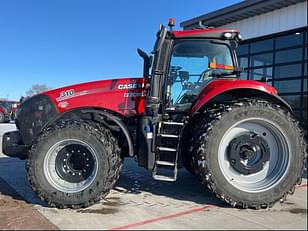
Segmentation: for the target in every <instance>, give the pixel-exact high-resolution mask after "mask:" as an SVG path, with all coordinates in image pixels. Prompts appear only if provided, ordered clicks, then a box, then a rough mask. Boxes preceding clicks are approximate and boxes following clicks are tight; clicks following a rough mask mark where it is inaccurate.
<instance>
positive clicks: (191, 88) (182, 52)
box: [137, 19, 240, 181]
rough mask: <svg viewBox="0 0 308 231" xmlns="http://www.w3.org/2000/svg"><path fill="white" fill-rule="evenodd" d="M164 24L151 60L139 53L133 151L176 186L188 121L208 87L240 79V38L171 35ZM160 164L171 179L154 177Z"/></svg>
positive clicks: (200, 32)
mask: <svg viewBox="0 0 308 231" xmlns="http://www.w3.org/2000/svg"><path fill="white" fill-rule="evenodd" d="M168 25H169V26H170V30H167V29H166V28H165V27H164V26H162V25H161V27H160V30H159V32H158V33H157V40H156V43H155V45H154V50H153V52H152V54H153V56H152V57H148V56H147V55H146V54H145V53H144V52H142V51H141V50H138V53H139V55H140V56H141V57H143V59H144V76H145V78H146V80H145V82H146V83H147V85H146V86H147V87H146V88H147V89H146V90H147V95H146V101H145V113H144V117H143V118H142V119H141V120H140V125H139V129H140V130H139V131H140V132H139V137H138V143H139V144H138V145H137V147H138V149H139V150H138V162H139V164H140V165H141V166H144V167H146V168H148V169H149V170H153V169H154V171H153V177H154V178H155V179H158V180H167V181H168V180H169V181H174V180H176V174H177V172H176V169H177V164H179V160H180V159H181V158H179V152H178V151H179V149H180V148H179V147H178V144H179V143H180V139H181V131H183V127H184V125H185V118H186V116H188V115H189V113H190V111H191V109H192V108H193V106H194V105H195V103H196V102H197V100H198V98H200V97H201V96H202V94H203V92H204V89H205V87H206V86H208V85H209V84H210V83H211V82H213V81H215V80H217V79H232V78H233V79H238V78H239V68H238V63H237V59H236V55H235V48H236V47H237V41H238V40H240V35H239V32H238V31H236V30H221V29H207V28H201V29H196V30H190V31H174V30H173V26H174V21H173V20H172V19H171V20H170V21H169V24H168ZM150 68H151V73H150V71H149V69H150ZM145 144H146V145H145ZM160 165H163V166H164V167H166V166H167V168H168V167H169V168H171V169H172V170H173V172H172V173H171V175H169V176H168V177H167V176H162V175H158V174H157V171H158V168H159V167H160Z"/></svg>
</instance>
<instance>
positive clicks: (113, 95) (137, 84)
mask: <svg viewBox="0 0 308 231" xmlns="http://www.w3.org/2000/svg"><path fill="white" fill-rule="evenodd" d="M144 95H145V94H144V79H143V78H126V79H114V80H102V81H95V82H88V83H81V84H76V85H71V86H67V87H63V88H58V89H54V90H51V91H46V92H44V93H41V94H38V95H35V96H33V97H31V98H29V99H27V100H25V101H24V102H23V103H22V104H21V105H20V106H19V107H18V109H17V111H16V117H15V122H16V126H17V128H18V129H19V131H20V134H21V138H22V140H23V143H24V144H26V145H29V144H31V142H32V140H33V138H34V137H37V136H38V134H39V132H40V131H41V130H42V128H43V127H45V126H46V124H49V123H50V122H51V121H53V120H55V119H56V118H58V117H59V116H60V114H63V113H65V112H69V111H72V110H76V109H87V108H96V109H104V110H108V111H112V112H114V113H117V114H121V115H123V116H126V117H129V116H138V115H142V114H143V111H144V98H145V96H144Z"/></svg>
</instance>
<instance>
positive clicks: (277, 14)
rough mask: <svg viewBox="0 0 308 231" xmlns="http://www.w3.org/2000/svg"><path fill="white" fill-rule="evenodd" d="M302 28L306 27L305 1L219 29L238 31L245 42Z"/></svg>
mask: <svg viewBox="0 0 308 231" xmlns="http://www.w3.org/2000/svg"><path fill="white" fill-rule="evenodd" d="M304 26H307V1H305V2H302V3H298V4H295V5H291V6H288V7H285V8H282V9H278V10H275V11H272V12H269V13H266V14H261V15H258V16H254V17H251V18H247V19H244V20H240V21H237V22H234V23H230V24H226V25H224V26H221V28H228V29H239V30H240V31H241V34H242V36H243V39H244V40H245V39H250V38H255V37H260V36H264V35H268V34H273V33H277V32H282V31H287V30H291V29H295V28H300V27H304Z"/></svg>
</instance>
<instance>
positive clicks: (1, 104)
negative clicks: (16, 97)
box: [0, 100, 11, 123]
mask: <svg viewBox="0 0 308 231" xmlns="http://www.w3.org/2000/svg"><path fill="white" fill-rule="evenodd" d="M10 120H11V107H10V104H9V103H8V102H6V101H2V100H0V123H8V122H10Z"/></svg>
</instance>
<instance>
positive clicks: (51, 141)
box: [26, 120, 122, 208]
mask: <svg viewBox="0 0 308 231" xmlns="http://www.w3.org/2000/svg"><path fill="white" fill-rule="evenodd" d="M26 166H27V172H28V179H29V181H30V183H31V185H32V189H33V191H35V192H36V193H37V194H38V196H39V197H40V198H41V199H42V200H44V201H46V202H47V203H48V204H49V206H51V207H58V208H67V207H69V208H80V207H88V206H90V205H92V204H94V203H95V202H97V201H99V200H101V199H103V198H104V197H105V196H106V195H107V194H108V193H109V191H110V190H111V188H112V187H113V185H114V184H115V182H116V181H117V180H118V178H119V174H120V170H121V167H122V160H121V158H120V148H119V146H118V144H117V140H116V139H115V138H114V137H113V135H112V134H111V132H110V131H109V130H108V129H107V128H105V127H101V126H99V125H98V124H96V123H93V122H88V121H73V120H68V121H61V122H59V123H57V124H55V125H53V126H50V127H49V128H47V129H45V130H44V132H43V133H42V134H41V135H40V136H39V138H38V140H37V142H36V143H35V144H34V145H33V146H32V148H31V151H30V153H29V156H28V160H27V163H26Z"/></svg>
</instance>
